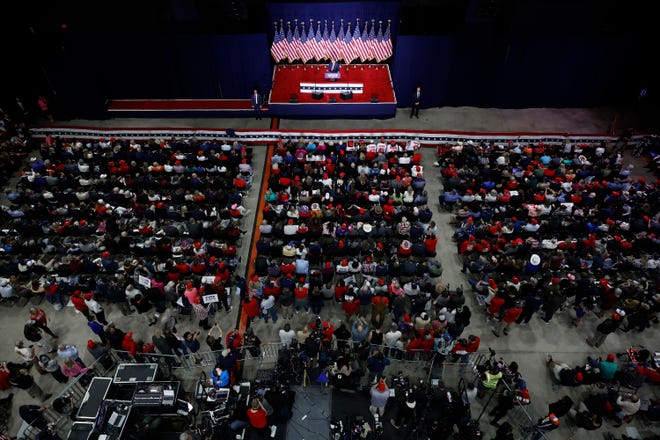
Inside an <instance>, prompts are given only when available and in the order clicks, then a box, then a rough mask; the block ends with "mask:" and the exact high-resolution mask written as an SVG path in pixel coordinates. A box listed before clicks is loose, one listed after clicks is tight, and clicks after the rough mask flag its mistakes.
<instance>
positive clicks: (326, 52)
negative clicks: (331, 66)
mask: <svg viewBox="0 0 660 440" xmlns="http://www.w3.org/2000/svg"><path fill="white" fill-rule="evenodd" d="M321 45H322V46H323V58H330V57H331V56H332V55H331V53H332V48H331V47H330V33H329V32H328V20H325V26H323V40H322V41H321ZM319 61H320V60H319Z"/></svg>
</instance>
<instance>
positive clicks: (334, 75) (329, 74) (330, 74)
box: [323, 70, 341, 81]
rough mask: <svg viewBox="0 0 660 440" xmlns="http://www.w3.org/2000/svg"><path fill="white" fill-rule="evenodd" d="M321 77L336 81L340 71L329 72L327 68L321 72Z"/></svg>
mask: <svg viewBox="0 0 660 440" xmlns="http://www.w3.org/2000/svg"><path fill="white" fill-rule="evenodd" d="M323 77H324V78H325V79H329V80H330V81H337V80H338V79H340V78H341V71H337V72H331V71H329V70H326V71H325V73H324V74H323Z"/></svg>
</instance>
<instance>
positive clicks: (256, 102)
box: [251, 89, 263, 119]
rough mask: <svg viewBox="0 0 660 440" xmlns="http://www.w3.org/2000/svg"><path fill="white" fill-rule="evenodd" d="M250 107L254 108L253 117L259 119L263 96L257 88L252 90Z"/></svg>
mask: <svg viewBox="0 0 660 440" xmlns="http://www.w3.org/2000/svg"><path fill="white" fill-rule="evenodd" d="M251 101H252V108H253V109H254V119H261V106H262V105H263V98H262V97H261V95H260V94H259V91H258V90H257V89H253V90H252V98H251Z"/></svg>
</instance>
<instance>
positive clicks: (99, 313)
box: [85, 292, 108, 325]
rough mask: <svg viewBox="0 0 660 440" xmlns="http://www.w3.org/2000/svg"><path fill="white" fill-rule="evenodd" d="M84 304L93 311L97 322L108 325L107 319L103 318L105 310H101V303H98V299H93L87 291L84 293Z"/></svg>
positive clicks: (92, 295) (91, 294)
mask: <svg viewBox="0 0 660 440" xmlns="http://www.w3.org/2000/svg"><path fill="white" fill-rule="evenodd" d="M85 305H86V306H87V308H88V309H89V310H90V311H91V312H92V313H94V316H95V317H96V320H97V321H98V322H100V323H101V324H103V325H108V321H106V320H105V310H103V307H101V304H99V303H98V301H96V299H94V294H93V293H91V292H88V293H86V294H85ZM90 321H91V319H90Z"/></svg>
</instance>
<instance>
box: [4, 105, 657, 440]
mask: <svg viewBox="0 0 660 440" xmlns="http://www.w3.org/2000/svg"><path fill="white" fill-rule="evenodd" d="M617 113H618V114H619V128H623V127H629V126H633V127H634V126H635V119H634V115H630V114H627V113H626V112H625V111H619V110H616V109H527V110H500V109H478V108H439V109H427V110H422V111H421V112H420V119H410V118H409V110H408V109H400V110H398V112H397V115H396V117H395V118H392V119H388V120H357V121H356V120H323V121H318V120H282V121H280V128H281V129H288V130H295V129H301V130H312V129H361V128H363V129H376V130H377V129H380V128H383V129H384V128H388V129H411V130H439V131H464V132H480V133H493V132H498V133H502V132H527V133H548V132H552V133H558V134H564V133H573V134H578V133H579V134H605V133H606V132H607V130H608V127H609V124H610V123H611V121H612V119H613V118H614V115H615V114H617ZM56 125H60V126H78V127H79V126H88V127H107V128H109V129H111V128H119V127H124V128H125V127H171V128H178V127H180V128H191V127H197V128H205V127H208V128H213V127H234V128H236V129H238V128H243V129H245V128H261V129H268V128H269V127H270V121H269V120H266V119H264V120H261V121H256V120H253V119H231V120H226V119H185V120H179V119H166V120H148V119H106V120H101V121H90V120H76V121H60V122H58V123H56ZM435 154H436V153H435V150H434V149H431V148H427V149H424V150H423V164H424V165H425V166H426V169H427V170H434V168H433V166H432V163H433V162H434V161H435V160H436V158H435ZM253 159H254V164H253V166H254V168H255V169H256V170H260V169H263V163H264V160H265V149H261V148H255V149H254V157H253ZM626 163H633V164H635V165H636V166H635V172H636V173H637V176H642V175H644V176H645V177H648V176H646V175H645V172H646V171H645V169H644V168H643V167H642V163H641V162H640V161H639V160H638V159H633V158H631V157H630V156H629V155H628V156H627V157H626ZM259 187H260V181H259V179H257V181H255V182H254V184H253V189H252V190H251V192H250V194H249V197H248V198H247V200H246V205H247V207H248V208H249V209H251V210H252V214H251V215H250V216H248V217H247V218H245V219H244V222H245V224H244V226H245V228H248V229H250V230H252V228H253V224H252V223H253V221H254V212H255V209H256V207H257V204H258V200H259V194H258V188H259ZM441 187H442V185H441V180H440V178H439V176H438V175H434V174H433V171H431V172H430V173H428V174H427V190H428V192H429V200H431V201H435V200H437V194H438V193H439V191H440V190H441ZM430 206H431V209H432V210H433V211H434V217H433V218H434V220H435V221H436V223H437V224H438V225H439V226H440V227H441V233H440V237H439V245H438V249H439V259H440V260H441V262H442V264H443V267H444V269H445V270H444V273H443V276H442V281H443V282H444V283H448V284H450V285H451V286H452V288H454V287H456V286H459V285H461V284H463V285H467V282H466V279H465V275H464V274H462V273H461V272H460V267H461V266H460V261H459V258H458V257H457V255H456V253H455V244H454V243H453V242H452V241H451V236H452V232H453V228H452V227H451V226H450V225H449V224H448V222H449V213H447V212H445V211H441V210H439V207H438V205H437V203H435V202H432V203H431V205H430ZM245 228H244V229H245ZM247 245H248V243H247V240H246V243H244V245H243V246H242V248H241V252H242V256H243V263H241V265H240V266H239V268H238V270H239V273H240V271H245V262H246V261H247V251H248V246H247ZM466 293H467V299H468V304H469V305H470V307H471V309H472V310H473V313H474V315H473V319H472V324H471V325H470V327H469V328H468V329H466V334H469V333H473V334H476V335H479V336H480V337H481V339H482V345H481V347H482V349H483V350H484V351H485V350H486V348H487V347H491V348H493V349H495V350H496V351H497V352H498V354H499V355H501V356H503V357H504V359H505V361H507V362H511V361H516V362H518V364H519V365H520V371H521V373H522V375H523V377H524V379H525V380H526V381H527V383H528V386H529V389H530V391H531V397H532V405H533V407H534V409H535V411H536V413H538V414H543V413H546V412H547V404H548V403H550V402H553V401H555V400H557V399H558V398H560V397H561V396H563V395H564V394H570V395H571V396H573V400H574V401H579V400H580V399H581V396H584V395H586V394H587V393H589V392H590V391H591V390H589V389H587V388H586V387H579V388H575V389H565V388H562V387H556V386H554V385H553V384H552V383H551V380H550V376H549V374H548V372H547V371H546V366H545V362H544V360H545V357H546V355H547V353H549V352H550V353H552V354H553V356H554V358H555V359H556V360H562V361H565V362H567V363H569V364H571V365H575V364H582V363H584V362H586V357H587V356H588V355H591V356H600V355H605V354H607V353H619V352H623V351H625V349H626V348H627V347H628V346H630V345H633V344H641V345H644V346H646V347H648V348H649V349H651V350H653V349H655V350H658V349H660V347H658V345H657V337H658V334H659V333H658V328H657V326H655V327H653V328H651V329H649V330H647V331H646V332H644V333H643V334H636V333H632V332H631V333H621V334H615V335H611V336H610V337H609V338H608V339H607V341H606V342H605V344H603V346H602V347H601V349H600V350H598V351H594V350H593V349H591V348H590V347H589V346H588V345H587V344H586V343H585V342H584V339H585V337H587V336H590V335H591V334H592V332H593V329H594V327H595V325H596V323H597V322H598V321H599V319H598V318H597V317H596V316H593V315H590V316H588V317H587V319H586V320H585V322H584V324H583V325H582V326H581V327H579V328H577V329H576V328H574V327H572V326H571V325H570V321H571V317H570V316H569V313H568V312H563V313H561V314H559V315H557V316H556V318H555V319H553V320H552V322H551V323H550V324H549V325H546V324H543V323H542V321H540V320H538V319H534V320H533V321H532V322H531V323H530V325H529V326H526V327H516V328H514V329H513V331H512V332H511V334H510V335H509V336H508V337H501V338H496V337H495V336H493V334H492V333H491V327H490V325H489V324H488V323H486V321H485V319H484V315H483V312H482V311H481V310H480V309H479V307H478V306H477V304H476V302H475V301H474V299H473V295H472V293H471V292H469V290H466ZM42 307H43V308H44V309H45V310H46V312H47V313H48V315H49V317H50V319H51V324H50V327H51V328H52V329H53V330H54V331H55V333H57V334H58V335H59V336H60V338H59V340H58V341H57V342H63V343H69V344H76V345H77V346H78V347H79V348H80V351H81V353H83V354H82V358H83V360H84V361H86V362H88V361H90V360H91V356H90V355H89V354H88V353H86V350H85V347H86V341H87V340H88V339H90V338H91V337H92V336H93V335H92V334H91V331H90V330H89V329H88V327H87V325H86V320H85V318H84V317H83V316H81V315H79V314H76V313H75V312H74V310H73V308H72V307H65V308H63V309H62V310H61V311H55V310H54V309H53V308H52V307H51V306H50V305H49V304H48V303H47V302H43V303H42ZM28 308H29V305H28V306H26V307H25V308H24V309H19V308H17V307H0V334H3V335H5V343H4V344H2V345H0V360H7V361H14V362H17V361H18V357H17V356H16V354H15V353H14V352H13V345H14V342H15V340H19V339H23V335H22V328H23V324H24V323H25V321H26V319H27V317H28V311H27V309H28ZM237 309H238V308H237V307H234V309H233V311H232V312H231V313H230V314H226V313H225V312H221V313H220V314H219V315H216V322H218V323H219V324H220V325H221V327H222V329H223V330H224V331H225V332H226V331H228V330H229V329H230V328H231V327H233V326H234V324H235V322H236V313H237ZM106 313H107V315H108V320H112V321H114V322H115V323H116V324H117V326H118V327H119V328H121V329H122V330H124V331H133V332H134V333H135V335H136V339H139V338H145V339H146V338H149V339H150V337H151V334H152V328H151V327H148V326H147V322H146V318H145V319H144V322H142V321H140V319H141V318H142V317H139V316H138V317H137V319H136V315H132V316H123V315H122V314H121V313H120V311H119V310H118V309H117V308H116V307H115V306H113V305H106ZM322 314H323V317H324V318H325V317H327V318H329V319H333V320H338V319H341V317H342V316H343V313H341V310H340V309H339V308H337V307H326V308H325V309H324V311H323V313H322ZM312 318H313V317H312V316H311V315H305V314H300V315H295V316H294V319H293V320H292V327H293V328H294V329H297V328H299V327H301V326H302V325H303V324H304V323H306V322H308V321H311V320H312ZM283 324H284V321H283V320H280V321H278V323H277V324H275V325H273V324H264V323H263V322H258V323H256V324H255V330H256V332H257V334H258V335H259V336H260V337H261V339H262V341H263V342H269V341H277V340H278V337H277V331H278V330H279V328H280V326H282V325H283ZM386 325H387V323H386ZM195 327H196V323H194V322H191V321H184V322H183V324H182V325H181V326H180V327H179V328H180V332H183V331H185V330H188V329H194V328H195ZM390 373H395V372H394V371H392V372H390ZM35 374H36V376H38V373H36V372H35ZM36 376H35V377H36ZM36 378H37V381H38V383H39V384H40V386H41V387H42V388H43V389H44V390H45V391H46V392H52V393H54V394H55V395H57V393H58V391H59V390H60V389H61V385H59V384H58V383H57V382H55V381H54V380H53V379H52V378H51V377H50V376H42V377H36ZM448 385H449V386H456V384H452V383H448ZM656 388H657V387H656ZM9 391H11V392H14V393H15V397H14V408H15V409H16V408H18V406H19V405H20V404H23V403H28V402H31V401H32V399H30V398H29V396H28V395H27V394H26V393H25V392H23V391H21V390H15V389H12V390H9ZM641 392H642V394H644V395H653V394H655V397H656V398H657V397H659V396H660V393H658V390H657V389H651V388H649V387H647V386H645V387H643V388H642V390H641ZM6 395H7V391H4V392H2V394H1V395H0V397H4V396H6ZM301 404H305V403H304V402H301ZM307 404H309V405H311V404H313V400H310V402H307ZM14 414H15V415H16V417H14V418H13V419H12V422H11V425H10V433H11V434H13V435H15V434H16V432H17V430H18V427H19V426H20V421H19V419H18V414H17V412H16V411H15V412H14ZM477 414H478V412H477ZM298 420H299V419H298ZM305 423H318V421H311V418H310V420H308V421H307V422H298V425H297V429H298V431H300V430H302V429H303V426H301V425H304V424H305ZM481 425H482V428H483V429H484V430H485V431H486V432H490V431H491V429H492V428H491V427H490V426H489V425H488V423H487V419H483V422H482V424H481ZM633 425H635V426H636V427H637V428H638V429H639V430H640V432H642V433H644V432H646V433H649V432H651V431H652V428H651V427H647V426H643V425H642V424H640V423H639V422H637V421H635V422H634V423H633ZM606 431H609V432H612V433H614V434H615V435H620V434H622V433H625V430H624V428H613V427H612V426H611V425H610V424H609V422H605V423H604V425H603V428H601V430H600V431H596V432H593V433H589V432H584V431H582V430H577V431H576V430H575V428H574V427H572V426H571V424H570V423H568V422H565V423H562V427H561V428H560V429H559V430H557V431H555V432H553V433H551V434H549V435H548V436H547V437H548V438H551V439H567V438H570V436H571V435H572V436H573V438H574V439H593V438H597V437H600V435H601V434H602V433H604V432H606ZM310 432H316V430H312V431H310ZM288 438H297V439H299V438H300V435H298V434H296V433H295V432H291V434H290V436H289V437H288ZM485 438H489V436H488V435H487V436H486V437H485Z"/></svg>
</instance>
